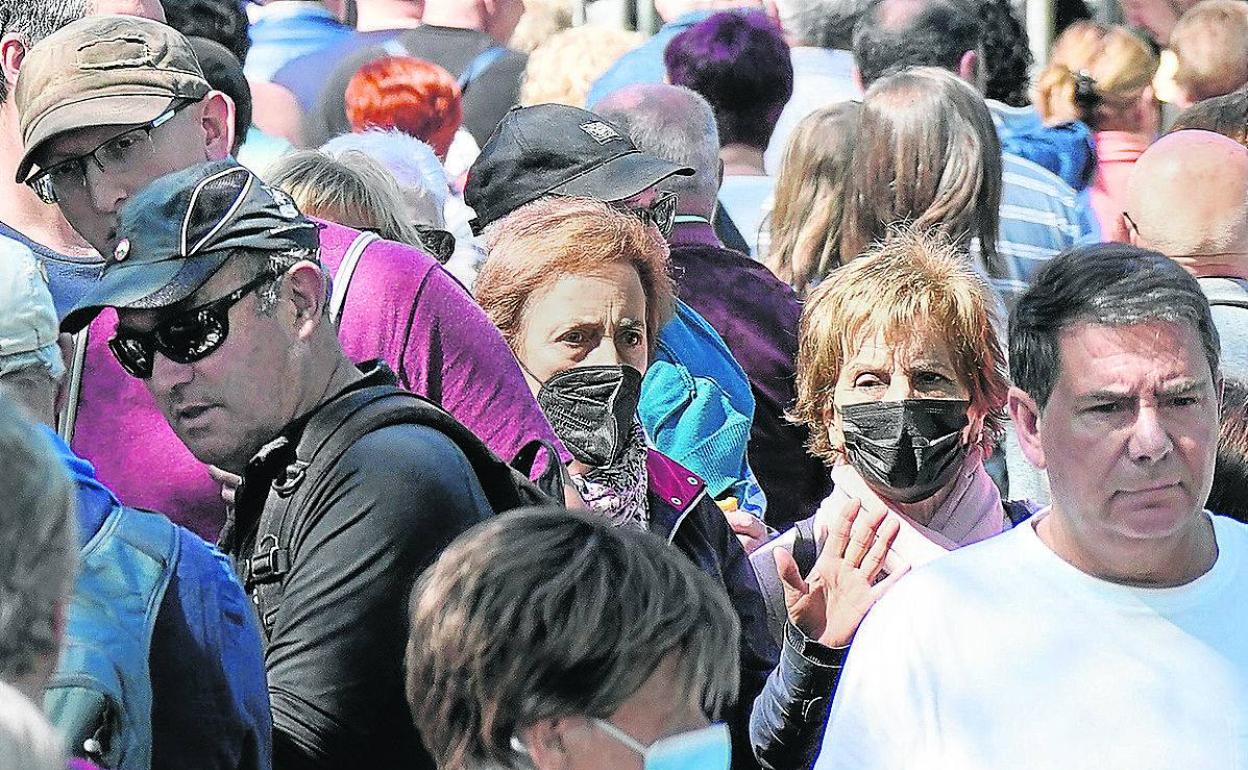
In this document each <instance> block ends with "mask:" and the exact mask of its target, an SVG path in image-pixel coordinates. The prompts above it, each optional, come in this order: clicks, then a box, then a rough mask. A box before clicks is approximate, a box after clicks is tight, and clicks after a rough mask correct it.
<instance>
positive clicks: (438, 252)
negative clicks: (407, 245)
mask: <svg viewBox="0 0 1248 770" xmlns="http://www.w3.org/2000/svg"><path fill="white" fill-rule="evenodd" d="M416 234H417V235H419V236H420V244H421V245H422V246H424V247H425V251H427V252H429V254H430V255H432V256H433V258H434V259H436V260H438V263H439V264H443V265H445V264H446V261H447V260H448V259H450V258H451V256H452V255H453V254H454V253H455V235H454V233H450V232H447V231H446V230H441V229H439V228H436V227H430V226H429V225H416Z"/></svg>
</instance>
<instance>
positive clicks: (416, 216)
mask: <svg viewBox="0 0 1248 770" xmlns="http://www.w3.org/2000/svg"><path fill="white" fill-rule="evenodd" d="M265 176H266V177H267V181H268V182H269V183H270V184H272V185H273V186H274V187H279V188H281V189H282V190H285V191H286V193H287V194H289V195H290V197H291V198H293V199H294V201H295V205H297V206H298V207H299V210H300V211H302V212H303V213H305V214H307V215H308V216H310V217H317V218H319V219H326V220H329V221H330V222H336V223H338V224H340V225H346V226H347V227H352V228H355V229H356V230H368V231H370V232H374V233H377V235H379V236H381V237H382V238H384V239H385V240H387V241H396V242H398V243H403V244H407V245H408V246H415V247H416V248H418V249H422V250H424V251H426V252H427V253H429V254H430V256H433V257H434V258H435V259H437V260H438V261H439V262H445V261H446V260H447V259H448V258H449V257H450V255H451V253H452V252H453V251H454V248H455V242H454V239H453V238H452V239H451V240H450V242H449V244H447V243H444V242H443V240H444V239H443V238H438V237H436V234H438V233H443V232H444V231H442V230H441V212H433V211H430V212H429V213H428V216H421V213H420V212H416V211H413V210H412V207H411V206H410V205H409V203H408V199H407V198H405V197H404V195H403V192H402V190H400V189H399V184H398V182H397V181H395V178H394V176H393V175H392V174H391V173H390V172H389V171H387V170H386V169H385V168H384V167H383V166H382V165H381V164H380V163H378V162H377V161H375V160H373V159H372V158H370V157H369V156H367V155H365V154H364V153H363V152H361V151H359V150H347V151H345V152H342V153H341V154H339V155H338V156H337V157H331V156H330V155H328V154H326V153H324V152H321V151H320V150H301V151H299V152H294V153H291V154H290V155H286V156H285V157H282V158H280V159H278V160H277V161H275V162H274V163H273V165H272V166H270V167H269V169H268V172H267V173H266V175H265ZM435 213H436V215H437V216H436V217H435V216H434V214H435ZM435 241H436V242H435Z"/></svg>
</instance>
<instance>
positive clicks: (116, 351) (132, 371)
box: [108, 334, 152, 380]
mask: <svg viewBox="0 0 1248 770" xmlns="http://www.w3.org/2000/svg"><path fill="white" fill-rule="evenodd" d="M108 349H109V350H111V351H112V352H113V357H114V358H116V359H117V363H119V364H121V368H122V369H125V370H126V372H127V373H128V374H129V375H130V376H131V377H138V378H139V379H140V380H146V379H147V378H148V377H151V376H152V351H151V350H149V349H148V347H147V345H146V344H144V342H143V341H142V340H139V339H137V338H135V337H127V336H124V335H122V334H118V335H117V336H116V337H113V338H112V339H111V340H109V341H108Z"/></svg>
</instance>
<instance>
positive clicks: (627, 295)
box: [516, 263, 650, 395]
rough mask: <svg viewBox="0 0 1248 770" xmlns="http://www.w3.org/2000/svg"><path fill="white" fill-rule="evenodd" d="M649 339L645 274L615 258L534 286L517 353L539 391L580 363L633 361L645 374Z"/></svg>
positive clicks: (530, 381) (531, 385)
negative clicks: (593, 269)
mask: <svg viewBox="0 0 1248 770" xmlns="http://www.w3.org/2000/svg"><path fill="white" fill-rule="evenodd" d="M649 342H650V330H649V329H647V328H646V294H645V291H644V290H643V289H642V286H641V278H640V277H639V276H638V274H637V270H636V269H635V268H633V267H632V266H631V265H626V264H621V263H614V264H611V265H608V266H606V267H604V268H603V269H602V270H601V271H600V272H598V273H596V274H594V275H569V276H565V277H563V278H560V279H559V280H558V281H556V282H555V283H554V284H552V285H551V286H549V287H547V288H545V289H543V290H541V291H539V292H535V293H534V295H533V297H532V298H531V299H530V300H529V302H528V308H527V309H526V312H525V317H524V321H523V323H522V325H521V331H520V336H519V341H518V344H517V346H516V357H517V358H518V359H519V360H520V363H521V364H522V365H523V368H524V369H525V370H526V371H525V377H526V379H528V381H529V388H530V389H531V390H532V391H533V393H534V394H535V395H536V394H537V391H538V390H539V389H540V388H541V386H542V383H543V382H545V381H546V380H548V379H550V378H551V377H552V376H554V375H556V374H558V373H560V372H563V371H567V370H568V369H574V368H576V367H580V366H616V365H620V364H628V365H629V366H631V367H633V368H635V369H636V370H637V371H639V372H641V373H642V374H645V371H646V366H647V363H648V351H649Z"/></svg>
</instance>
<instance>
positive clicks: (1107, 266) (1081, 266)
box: [1010, 243, 1221, 409]
mask: <svg viewBox="0 0 1248 770" xmlns="http://www.w3.org/2000/svg"><path fill="white" fill-rule="evenodd" d="M1149 321H1167V322H1170V323H1175V324H1180V325H1183V326H1187V327H1189V328H1191V329H1193V330H1195V331H1196V333H1197V336H1198V337H1199V338H1200V342H1201V347H1202V349H1203V352H1204V355H1205V360H1206V362H1207V363H1208V364H1209V370H1210V373H1211V375H1212V377H1213V379H1214V381H1219V380H1220V379H1221V375H1220V374H1219V369H1218V357H1219V353H1220V347H1219V341H1218V330H1217V328H1216V327H1215V326H1214V324H1213V314H1212V312H1211V311H1210V309H1209V301H1208V300H1207V299H1206V298H1205V295H1204V292H1202V291H1201V289H1200V284H1198V283H1197V282H1196V279H1195V278H1193V277H1192V276H1191V275H1190V274H1189V273H1188V272H1187V271H1186V270H1184V269H1183V268H1181V267H1179V265H1178V264H1177V263H1175V262H1174V261H1173V260H1170V259H1167V258H1166V257H1165V256H1163V255H1161V254H1158V253H1157V252H1155V251H1148V250H1146V249H1141V248H1139V247H1138V246H1131V245H1128V244H1125V243H1101V244H1097V245H1094V246H1081V247H1076V248H1073V249H1067V250H1066V251H1064V252H1062V253H1061V254H1059V255H1057V256H1056V257H1054V258H1053V259H1052V260H1051V261H1050V262H1049V263H1048V264H1047V265H1045V266H1044V268H1043V269H1042V270H1041V271H1040V272H1039V273H1038V274H1037V275H1036V278H1035V280H1034V281H1033V282H1032V285H1031V287H1030V288H1029V289H1028V290H1027V291H1026V292H1024V293H1023V295H1022V297H1020V298H1019V300H1018V304H1017V305H1015V306H1014V310H1013V312H1011V313H1010V377H1011V379H1013V380H1014V384H1015V385H1017V386H1018V387H1019V388H1021V389H1022V390H1023V391H1024V392H1026V393H1027V395H1029V396H1031V397H1032V398H1033V399H1035V401H1036V405H1037V406H1039V407H1040V408H1041V409H1044V407H1045V405H1046V404H1047V403H1048V401H1049V396H1051V395H1052V394H1053V387H1054V386H1055V385H1056V383H1057V380H1058V378H1059V377H1060V376H1061V367H1062V362H1061V335H1062V332H1063V331H1065V330H1066V329H1068V328H1070V327H1071V326H1074V325H1076V324H1080V323H1090V324H1096V325H1098V326H1130V325H1133V324H1138V323H1147V322H1149Z"/></svg>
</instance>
